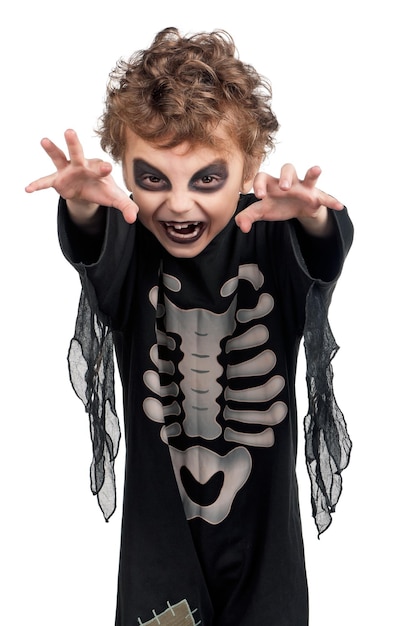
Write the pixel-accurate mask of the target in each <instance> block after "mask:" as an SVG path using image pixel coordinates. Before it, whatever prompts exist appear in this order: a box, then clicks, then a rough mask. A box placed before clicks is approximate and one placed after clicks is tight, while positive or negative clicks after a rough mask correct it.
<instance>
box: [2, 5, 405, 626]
mask: <svg viewBox="0 0 416 626" xmlns="http://www.w3.org/2000/svg"><path fill="white" fill-rule="evenodd" d="M410 7H411V3H409V2H408V1H407V0H396V2H385V1H384V0H379V1H376V0H361V1H357V0H350V1H349V2H337V1H334V0H332V1H330V0H315V1H314V2H309V1H307V0H292V1H291V2H280V3H279V2H274V3H268V2H264V3H250V4H247V3H246V4H245V5H243V4H242V3H241V2H232V1H230V2H228V3H227V2H224V0H221V1H219V0H211V1H210V2H206V3H195V2H194V1H187V0H178V1H177V2H174V3H173V2H166V1H165V0H162V1H161V2H159V3H153V4H151V3H141V2H127V1H126V0H119V1H118V2H109V1H108V0H100V1H98V0H89V1H88V2H84V3H79V2H78V3H66V4H62V3H58V4H57V3H56V2H52V1H51V0H38V1H37V2H29V1H28V0H24V1H22V2H16V3H14V4H13V5H10V4H9V6H8V7H7V9H4V10H3V16H2V23H1V31H2V32H1V37H0V45H1V60H2V79H1V103H2V108H1V111H2V132H1V142H2V146H1V147H2V149H1V157H0V158H1V184H2V215H3V217H2V220H1V221H2V226H1V231H0V254H1V264H0V268H1V286H2V296H1V303H2V304H1V326H2V336H3V340H2V350H1V363H2V370H1V398H2V411H1V413H2V414H1V450H2V453H1V467H2V470H1V500H0V501H1V514H0V528H1V531H0V539H1V548H0V568H1V570H2V571H1V576H2V583H1V601H0V622H1V623H2V624H4V626H21V625H22V624H24V623H31V624H36V625H38V624H39V625H42V626H58V624H59V626H74V625H75V624H76V625H77V626H111V625H112V624H113V623H114V609H115V595H116V577H117V565H118V550H119V533H120V516H121V493H122V477H123V449H122V450H121V453H120V455H119V459H118V463H117V466H116V469H117V476H118V487H119V491H118V493H119V506H118V509H117V512H116V513H115V515H114V516H113V518H112V519H111V521H110V522H109V523H108V524H105V522H104V521H103V518H102V516H101V513H100V511H99V509H98V506H97V504H96V502H95V499H94V498H93V497H92V496H91V495H90V492H89V463H90V457H91V446H90V441H89V428H88V422H87V417H86V415H85V414H84V412H83V407H82V404H81V402H80V401H79V400H78V399H77V398H76V397H75V395H74V394H73V391H72V389H71V387H70V384H69V381H68V377H67V365H66V353H67V348H68V343H69V340H70V338H71V336H72V332H73V328H74V322H75V315H76V309H77V301H78V296H79V282H78V278H77V276H76V274H75V272H74V271H73V270H72V269H71V268H70V267H69V266H68V265H67V264H66V262H65V261H64V259H63V257H62V256H61V253H60V250H59V246H58V243H57V238H56V202H57V196H56V194H55V192H54V191H44V192H40V193H37V194H34V195H27V194H26V193H25V191H24V187H25V185H26V184H28V183H29V182H31V181H32V180H34V179H35V178H37V177H39V176H41V175H44V174H47V173H49V172H50V171H51V167H50V164H49V162H48V159H47V157H46V155H45V154H44V153H43V151H42V149H41V148H40V145H39V141H40V139H41V138H42V137H44V136H48V137H50V138H51V139H53V140H54V141H56V142H58V143H61V144H62V142H63V132H64V130H65V129H66V128H68V127H72V128H75V129H76V130H77V132H78V134H79V136H80V138H81V140H82V142H83V144H84V147H85V152H86V155H87V156H88V157H94V156H103V155H102V154H101V151H100V148H99V145H98V141H97V139H96V138H95V135H94V128H95V124H96V120H97V118H98V117H99V115H100V114H101V111H102V102H103V98H104V93H105V85H106V81H107V76H108V73H109V71H110V70H111V69H112V67H113V66H114V65H115V63H116V61H117V60H118V59H119V57H122V56H123V57H126V56H129V55H130V54H131V53H132V52H133V51H135V50H137V49H140V48H145V47H147V46H148V45H150V43H151V41H152V39H153V37H154V35H155V34H156V32H158V31H159V30H160V29H162V28H164V27H166V26H177V27H179V28H180V29H181V31H183V32H197V31H200V30H208V31H209V30H212V29H215V28H223V29H226V30H228V31H229V32H230V33H231V34H232V35H233V37H234V39H235V41H236V44H237V47H238V49H239V51H240V56H241V58H242V59H243V60H244V61H246V62H248V63H251V64H253V65H254V66H255V67H256V68H257V70H258V71H260V72H261V73H262V74H264V75H266V76H267V77H268V78H269V79H270V80H271V82H272V85H273V93H274V97H273V101H274V110H275V112H276V114H277V117H278V119H279V121H280V123H281V130H280V132H279V135H278V144H277V147H276V151H275V152H274V154H273V155H272V157H271V158H270V159H269V160H268V162H267V163H266V164H265V166H264V168H263V169H265V170H266V171H269V172H270V173H275V174H276V175H277V174H278V172H279V170H280V166H281V165H282V164H283V163H285V162H287V161H290V162H293V163H294V164H295V166H296V167H297V168H298V171H299V173H300V174H302V175H303V173H304V172H305V171H306V169H307V168H308V167H309V166H311V165H314V164H318V165H320V166H321V167H322V170H323V174H322V177H321V180H320V183H319V185H320V187H321V188H323V189H324V190H325V191H328V192H329V193H332V194H333V195H335V196H336V197H338V198H339V199H340V200H342V201H343V202H344V203H345V204H346V205H347V206H348V208H349V211H350V214H351V216H352V218H353V221H354V223H355V228H356V237H355V243H354V247H353V249H352V251H351V253H350V257H349V258H348V260H347V263H346V266H345V271H344V274H343V276H342V278H341V280H340V282H339V285H338V287H337V290H336V292H335V295H334V299H333V304H332V308H331V316H330V321H331V325H332V328H333V331H334V334H335V337H336V339H337V341H338V343H339V344H340V346H341V349H340V351H339V353H338V355H337V356H336V357H335V360H334V369H335V391H336V395H337V399H338V402H339V404H340V406H341V408H342V410H343V412H344V413H345V416H346V419H347V422H348V426H349V431H350V434H351V436H352V438H353V441H354V448H353V455H352V460H351V464H350V467H349V468H348V469H347V470H346V471H345V473H344V493H343V495H342V497H341V501H340V504H339V507H338V509H337V512H336V514H335V516H334V521H333V524H332V526H331V527H330V529H329V530H328V531H327V532H326V533H325V534H324V535H323V536H322V538H321V540H319V541H318V540H317V538H316V531H315V526H314V523H313V520H312V518H311V513H310V505H309V483H308V478H307V475H306V469H305V465H304V456H303V443H302V441H301V442H300V449H299V463H298V465H299V468H298V474H299V483H300V493H301V506H302V511H303V526H304V537H305V548H306V558H307V568H308V574H309V585H310V594H311V619H310V623H311V626H334V625H336V626H350V625H352V624H354V625H358V626H364V625H369V626H373V625H377V626H379V625H381V626H384V625H386V626H387V625H389V626H390V625H391V624H394V625H399V624H400V625H406V626H408V625H411V624H416V611H415V609H414V582H415V580H414V562H415V558H416V553H415V540H414V534H415V507H414V495H415V487H414V482H415V474H414V462H413V457H414V441H415V435H416V431H415V418H416V411H415V405H416V399H415V367H414V354H415V347H416V346H415V333H414V320H415V306H414V294H413V289H414V269H415V264H414V251H415V244H414V239H415V237H414V226H415V217H414V215H415V208H416V207H415V193H414V186H415V165H416V163H415V145H416V133H415V111H416V100H415V92H414V76H415V67H414V65H415V59H416V47H415V44H414V42H415V39H414V32H413V30H414V29H413V26H414V19H413V18H412V16H411V8H410ZM116 175H119V174H118V173H117V172H116ZM298 398H299V413H300V416H299V419H302V417H303V415H304V413H305V412H306V386H305V383H304V375H303V362H302V355H301V358H300V364H299V381H298ZM118 412H119V415H120V417H121V415H122V406H121V397H120V394H118ZM301 436H302V432H301ZM253 626H257V625H253ZM271 626H272V625H271Z"/></svg>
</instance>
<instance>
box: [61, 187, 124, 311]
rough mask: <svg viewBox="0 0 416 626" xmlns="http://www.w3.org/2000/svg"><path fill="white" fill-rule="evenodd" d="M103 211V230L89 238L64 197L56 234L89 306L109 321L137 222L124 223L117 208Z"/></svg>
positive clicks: (117, 303)
mask: <svg viewBox="0 0 416 626" xmlns="http://www.w3.org/2000/svg"><path fill="white" fill-rule="evenodd" d="M102 210H103V211H105V212H106V215H105V220H103V223H104V228H103V232H102V233H99V234H98V235H97V236H94V237H91V236H90V235H86V234H85V233H83V232H82V230H81V229H79V228H78V227H77V226H76V225H75V224H74V223H73V222H72V220H71V219H70V217H69V214H68V209H67V206H66V202H65V200H64V199H62V198H61V199H60V202H59V207H58V235H59V242H60V245H61V249H62V252H63V254H64V256H65V257H66V259H67V260H68V261H69V263H71V265H73V267H74V268H75V269H76V270H77V271H78V273H79V275H80V277H81V282H82V287H83V289H84V291H85V292H86V295H87V297H88V299H89V301H90V304H91V306H92V307H93V308H94V309H95V310H96V311H97V312H98V311H99V312H100V314H103V315H104V316H105V317H106V323H109V320H110V319H111V320H113V321H114V320H116V319H118V317H119V313H120V311H119V305H120V295H121V293H122V291H123V286H124V284H125V280H126V276H127V274H128V272H129V269H130V268H131V261H132V256H133V251H134V245H135V239H136V225H135V224H127V222H126V221H125V220H124V218H123V215H122V214H121V213H120V211H117V210H116V209H112V208H107V207H103V208H102Z"/></svg>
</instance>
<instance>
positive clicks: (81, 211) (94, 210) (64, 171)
mask: <svg viewBox="0 0 416 626" xmlns="http://www.w3.org/2000/svg"><path fill="white" fill-rule="evenodd" d="M65 141H66V145H67V148H68V153H69V159H67V157H66V155H65V153H64V152H63V151H62V150H61V149H60V148H58V146H56V145H55V144H54V143H53V142H52V141H50V139H42V141H41V145H42V147H43V149H44V150H45V152H46V153H47V154H48V156H49V157H50V159H51V160H52V162H53V164H54V165H55V167H56V172H54V173H53V174H50V175H49V176H44V177H43V178H39V179H38V180H35V181H34V182H32V183H30V185H28V186H27V187H26V191H27V192H28V193H32V192H34V191H39V190H41V189H48V188H50V187H53V188H54V189H55V190H56V191H57V192H58V193H59V195H60V196H61V197H62V198H64V199H65V200H66V201H67V207H68V213H69V216H70V218H71V220H72V221H73V222H74V224H76V225H77V227H78V228H80V229H82V230H83V231H84V232H85V233H86V234H90V235H93V236H94V235H97V234H98V233H99V232H101V230H102V228H103V224H104V212H103V211H102V209H101V207H106V206H108V207H114V208H115V209H118V210H119V211H121V213H122V214H123V216H124V219H125V220H126V222H128V223H129V224H131V223H133V222H135V221H136V217H137V213H138V207H137V205H136V204H135V203H134V202H133V201H132V200H131V199H130V198H129V196H128V195H127V194H126V193H125V192H124V191H123V190H122V189H120V187H118V185H117V184H116V183H115V181H114V179H113V178H112V176H111V175H110V174H111V170H112V166H111V164H110V163H105V162H104V161H102V160H101V159H86V158H85V157H84V151H83V149H82V146H81V143H80V141H79V139H78V137H77V135H76V133H75V131H73V130H67V131H66V132H65Z"/></svg>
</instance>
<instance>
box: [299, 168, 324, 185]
mask: <svg viewBox="0 0 416 626" xmlns="http://www.w3.org/2000/svg"><path fill="white" fill-rule="evenodd" d="M321 173H322V170H321V168H320V167H319V165H314V166H313V167H310V168H309V169H308V171H307V172H306V174H305V178H304V179H303V183H304V185H306V187H315V185H316V183H317V180H318V178H319V177H320V175H321Z"/></svg>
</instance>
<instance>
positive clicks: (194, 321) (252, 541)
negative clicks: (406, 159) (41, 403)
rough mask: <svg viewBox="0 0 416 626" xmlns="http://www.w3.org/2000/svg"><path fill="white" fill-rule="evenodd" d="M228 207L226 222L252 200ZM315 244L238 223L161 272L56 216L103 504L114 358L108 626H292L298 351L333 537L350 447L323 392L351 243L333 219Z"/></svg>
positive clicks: (319, 511) (126, 236)
mask: <svg viewBox="0 0 416 626" xmlns="http://www.w3.org/2000/svg"><path fill="white" fill-rule="evenodd" d="M255 200H256V198H255V197H254V195H252V194H249V195H246V196H241V198H240V202H239V205H238V207H237V211H241V210H242V209H244V208H245V207H246V206H248V205H249V204H251V203H252V202H254V201H255ZM331 213H332V219H333V220H334V222H335V225H336V228H335V231H336V232H335V234H334V235H333V237H331V238H329V239H328V240H326V239H317V238H313V237H310V236H308V235H306V234H305V233H304V231H303V230H302V228H301V226H300V225H299V224H298V223H297V222H296V220H291V221H288V222H257V223H255V224H254V225H253V227H252V229H251V231H250V232H249V233H248V234H244V233H242V232H241V231H240V230H239V228H238V227H237V226H236V225H235V223H234V220H231V221H230V222H229V224H228V225H227V226H226V227H225V228H224V229H223V231H222V232H221V233H219V235H217V237H216V238H215V239H214V240H213V241H212V242H211V243H210V244H209V245H208V246H207V248H206V249H205V250H203V251H202V252H201V253H200V254H199V255H198V256H197V257H195V258H190V259H183V258H175V257H172V256H171V255H170V254H169V253H168V252H167V251H166V250H165V249H164V248H163V247H162V246H161V245H160V244H159V242H158V241H157V240H156V238H155V237H154V236H153V234H152V233H150V232H149V231H148V230H147V229H146V228H144V227H143V226H142V225H141V223H140V222H139V221H137V222H136V224H133V225H129V224H127V223H126V222H125V221H124V219H123V216H122V215H121V213H120V212H119V211H116V210H114V209H107V222H106V230H105V235H104V237H103V239H102V240H101V239H100V240H99V241H98V240H97V241H92V240H91V239H90V238H86V237H85V236H84V235H83V234H82V233H81V232H79V231H77V229H76V227H75V226H74V225H73V224H72V223H71V221H70V220H69V217H68V214H67V210H66V205H65V202H64V201H63V200H61V202H60V210H59V234H60V241H61V246H62V249H63V251H64V254H65V256H66V257H67V259H68V260H69V261H70V262H71V263H72V264H73V265H74V266H75V268H76V269H77V270H78V272H79V274H80V277H81V282H82V295H81V300H80V305H79V313H78V318H77V323H76V329H75V336H74V339H73V340H72V342H71V347H70V352H69V365H70V374H71V380H72V384H73V386H74V389H75V391H76V393H77V394H78V396H79V397H80V398H81V399H82V400H83V402H84V404H85V406H86V410H87V412H88V414H89V416H90V424H91V435H92V441H93V463H92V466H91V486H92V490H93V492H94V493H96V494H97V496H98V501H99V504H100V506H101V509H102V511H103V513H104V516H105V518H106V519H108V518H109V517H110V516H111V514H112V512H113V511H114V507H115V486H114V485H115V482H114V471H113V470H114V468H113V465H114V459H115V456H116V454H117V447H118V442H119V436H120V432H119V426H118V420H117V416H116V413H115V407H114V391H113V373H114V371H113V360H112V350H113V343H114V346H115V349H116V355H117V361H118V366H119V370H120V375H121V380H122V385H123V402H124V420H125V422H124V423H125V438H126V468H125V491H124V502H123V524H122V541H121V555H120V569H119V584H118V603H117V616H116V625H117V626H134V625H136V624H143V625H144V624H145V625H146V626H147V625H150V624H152V625H153V624H154V625H161V626H163V625H170V626H192V625H196V624H201V625H202V626H258V625H259V624H263V623H264V624H268V626H306V625H307V624H308V593H307V582H306V575H305V564H304V554H303V542H302V533H301V522H300V515H299V504H298V492H297V482H296V474H295V464H296V449H297V435H298V433H297V416H296V400H295V372H296V360H297V354H298V348H299V343H300V340H301V338H302V336H304V341H305V349H306V356H307V383H308V391H309V412H308V415H307V417H306V418H305V435H306V460H307V465H308V470H309V474H310V478H311V485H312V508H313V513H314V516H315V522H316V525H317V528H318V532H319V533H321V532H323V531H324V530H325V529H326V528H327V527H328V525H329V524H330V522H331V513H332V512H333V511H334V508H335V504H336V502H337V500H338V498H339V495H340V492H341V476H340V474H341V471H342V469H344V468H345V467H346V465H347V464H348V460H349V454H350V448H351V442H350V439H349V437H348V433H347V430H346V426H345V422H344V418H343V415H342V413H341V411H340V410H339V408H338V406H337V404H336V401H335V398H334V396H333V391H332V367H331V359H332V357H333V355H334V354H335V352H336V350H337V346H336V344H335V341H334V338H333V336H332V334H331V331H330V328H329V325H328V321H327V309H328V306H329V303H330V299H331V295H332V291H333V288H334V286H335V283H336V280H337V278H338V276H339V274H340V272H341V268H342V264H343V261H344V258H345V256H346V254H347V252H348V249H349V247H350V245H351V242H352V232H353V231H352V225H351V222H350V220H349V217H348V215H347V211H346V209H344V211H342V212H331Z"/></svg>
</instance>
